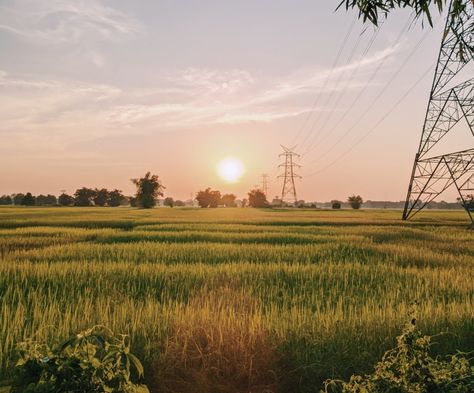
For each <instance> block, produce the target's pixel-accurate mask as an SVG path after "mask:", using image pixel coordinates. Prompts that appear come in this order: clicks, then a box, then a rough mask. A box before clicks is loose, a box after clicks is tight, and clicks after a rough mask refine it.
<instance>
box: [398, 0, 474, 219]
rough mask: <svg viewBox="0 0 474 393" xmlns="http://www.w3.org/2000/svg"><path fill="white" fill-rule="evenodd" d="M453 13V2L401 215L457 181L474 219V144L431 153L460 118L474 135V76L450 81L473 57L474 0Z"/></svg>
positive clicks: (417, 208) (405, 215)
mask: <svg viewBox="0 0 474 393" xmlns="http://www.w3.org/2000/svg"><path fill="white" fill-rule="evenodd" d="M463 6H465V9H464V10H463V11H462V13H461V14H460V15H459V16H457V17H455V18H453V17H452V16H451V10H452V3H451V5H450V8H449V12H448V16H447V20H446V26H445V29H444V34H443V38H442V40H441V48H440V51H439V57H438V64H437V66H436V71H435V75H434V80H433V85H432V88H431V94H430V99H429V103H428V109H427V111H426V117H425V122H424V125H423V132H422V134H421V140H420V145H419V147H418V152H417V153H416V156H415V162H414V164H413V170H412V175H411V179H410V184H409V186H408V194H407V199H406V202H405V209H404V211H403V219H404V220H407V219H409V218H411V217H413V216H414V215H415V214H416V213H418V212H419V211H420V210H421V209H423V208H424V207H425V206H426V205H428V204H429V203H430V202H431V201H433V200H434V199H435V198H436V197H437V196H438V195H440V194H441V193H442V192H443V191H445V190H446V189H447V188H449V187H451V186H452V185H454V186H455V187H456V189H457V191H458V193H459V196H460V200H461V202H462V204H463V206H464V207H465V209H466V211H467V213H468V214H469V217H470V218H471V221H472V222H473V223H474V218H473V216H472V215H471V212H470V209H469V206H468V204H469V203H468V202H469V200H471V199H472V198H473V197H472V194H473V192H474V148H469V149H466V150H463V151H458V152H454V153H449V154H443V155H438V156H431V155H430V154H429V153H430V151H431V150H432V148H433V147H434V146H435V145H436V144H437V143H438V142H439V141H440V140H441V139H442V138H443V137H444V136H445V135H446V134H447V133H448V132H449V131H451V130H452V128H453V127H454V126H455V125H456V124H457V123H458V122H460V121H466V122H467V125H468V126H469V129H470V131H471V133H472V136H474V77H471V78H470V79H467V80H464V81H463V82H461V83H459V84H457V85H455V86H454V87H449V86H448V84H449V82H451V81H452V80H453V78H454V77H455V76H456V75H458V74H459V73H460V71H461V70H462V69H463V68H464V67H465V66H466V65H467V64H468V63H471V64H472V63H473V62H474V61H473V60H474V2H473V1H472V0H464V2H463Z"/></svg>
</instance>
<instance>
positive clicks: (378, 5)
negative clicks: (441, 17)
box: [337, 0, 472, 26]
mask: <svg viewBox="0 0 474 393" xmlns="http://www.w3.org/2000/svg"><path fill="white" fill-rule="evenodd" d="M468 1H472V0H453V3H452V4H453V5H452V8H451V15H450V17H451V20H452V21H453V20H454V19H455V18H457V17H458V16H460V15H462V14H463V13H464V12H465V10H466V6H467V2H468ZM447 4H448V0H342V1H341V2H340V3H339V5H338V7H337V9H339V8H341V7H343V6H344V7H345V8H346V10H348V9H353V8H356V7H357V8H358V9H359V18H362V20H363V21H364V23H365V22H366V21H370V22H372V23H373V24H374V25H376V26H378V25H379V20H380V19H381V18H386V17H387V15H388V14H389V13H390V12H391V11H392V10H394V9H396V8H411V9H412V10H413V11H414V12H415V19H419V18H420V17H426V18H427V20H428V23H429V24H430V26H433V18H432V15H431V8H430V7H431V6H435V7H436V8H437V9H438V12H440V13H441V12H442V11H443V10H444V8H445V7H446V6H447Z"/></svg>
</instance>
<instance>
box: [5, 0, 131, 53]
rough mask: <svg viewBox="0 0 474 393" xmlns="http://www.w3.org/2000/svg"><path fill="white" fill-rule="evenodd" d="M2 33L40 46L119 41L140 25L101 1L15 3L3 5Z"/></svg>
mask: <svg viewBox="0 0 474 393" xmlns="http://www.w3.org/2000/svg"><path fill="white" fill-rule="evenodd" d="M0 30H4V31H6V32H8V33H11V34H14V35H16V36H18V37H20V38H22V39H25V40H28V41H31V42H34V43H38V44H48V45H50V44H62V43H69V44H70V43H79V42H81V41H83V40H85V39H87V38H88V37H94V39H95V40H97V39H101V40H115V39H117V38H118V37H120V36H124V35H131V34H136V33H137V32H139V30H140V28H139V25H138V23H137V22H136V21H135V20H134V19H133V18H131V17H130V16H128V15H125V14H124V13H122V12H120V11H118V10H116V9H113V8H111V7H108V6H105V5H103V4H102V3H100V2H99V1H97V0H74V1H69V0H48V1H42V0H15V1H12V0H10V1H5V2H4V3H3V4H2V5H0Z"/></svg>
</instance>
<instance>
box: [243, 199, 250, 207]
mask: <svg viewBox="0 0 474 393" xmlns="http://www.w3.org/2000/svg"><path fill="white" fill-rule="evenodd" d="M248 202H249V201H248V200H247V198H244V199H242V207H247V204H248Z"/></svg>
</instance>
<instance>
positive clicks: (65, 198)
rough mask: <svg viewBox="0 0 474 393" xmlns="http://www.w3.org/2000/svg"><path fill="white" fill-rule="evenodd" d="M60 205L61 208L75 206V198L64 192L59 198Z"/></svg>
mask: <svg viewBox="0 0 474 393" xmlns="http://www.w3.org/2000/svg"><path fill="white" fill-rule="evenodd" d="M58 203H59V204H60V205H61V206H72V205H74V198H73V197H72V196H71V195H68V194H66V193H64V192H63V193H62V194H61V195H60V196H59V198H58Z"/></svg>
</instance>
